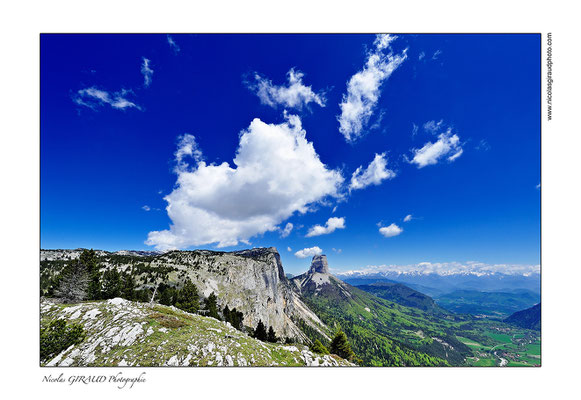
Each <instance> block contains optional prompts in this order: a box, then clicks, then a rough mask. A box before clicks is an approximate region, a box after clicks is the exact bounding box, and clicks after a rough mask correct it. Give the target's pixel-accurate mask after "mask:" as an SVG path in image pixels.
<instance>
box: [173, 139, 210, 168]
mask: <svg viewBox="0 0 581 400" xmlns="http://www.w3.org/2000/svg"><path fill="white" fill-rule="evenodd" d="M174 158H175V165H176V167H175V171H176V172H183V171H186V170H187V169H188V168H189V166H190V164H189V163H188V162H187V161H186V159H187V158H192V159H193V160H194V164H199V163H200V162H201V161H203V154H202V151H201V150H200V148H199V147H198V143H197V142H196V137H195V136H194V135H190V134H189V133H185V134H183V135H180V136H178V146H177V150H176V152H175V153H174Z"/></svg>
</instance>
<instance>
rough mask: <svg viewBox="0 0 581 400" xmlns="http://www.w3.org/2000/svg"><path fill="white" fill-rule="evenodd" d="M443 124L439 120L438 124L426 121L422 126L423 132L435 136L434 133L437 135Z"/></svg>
mask: <svg viewBox="0 0 581 400" xmlns="http://www.w3.org/2000/svg"><path fill="white" fill-rule="evenodd" d="M443 123H444V120H442V119H441V120H439V121H438V122H436V121H428V122H426V123H425V124H424V130H425V131H426V132H429V133H431V134H432V135H435V134H436V133H438V132H439V131H440V130H441V128H442V124H443Z"/></svg>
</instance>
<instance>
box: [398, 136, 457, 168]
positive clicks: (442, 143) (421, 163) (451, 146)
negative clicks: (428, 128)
mask: <svg viewBox="0 0 581 400" xmlns="http://www.w3.org/2000/svg"><path fill="white" fill-rule="evenodd" d="M463 152H464V150H463V149H462V144H461V143H460V138H459V137H458V135H456V134H452V129H451V128H448V129H447V130H446V131H445V132H443V133H440V134H439V135H438V140H437V141H435V142H428V143H426V144H425V145H424V146H423V147H422V148H421V149H412V153H413V158H412V159H411V160H410V161H409V162H410V163H412V164H416V165H417V166H418V168H423V167H425V166H427V165H433V164H437V163H438V162H439V161H440V160H441V159H443V158H446V159H447V160H448V161H450V162H452V161H454V160H456V159H457V158H458V157H460V156H461V155H462V153H463Z"/></svg>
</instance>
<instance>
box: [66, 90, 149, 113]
mask: <svg viewBox="0 0 581 400" xmlns="http://www.w3.org/2000/svg"><path fill="white" fill-rule="evenodd" d="M129 94H132V92H131V91H130V90H121V91H120V92H114V93H109V92H107V91H105V90H101V89H97V88H96V87H94V86H93V87H90V88H86V89H81V90H79V91H77V93H75V95H73V97H72V99H73V102H74V103H75V104H77V105H79V106H84V107H88V108H90V109H92V110H94V111H96V110H97V109H98V108H99V107H102V106H104V105H106V104H108V105H109V106H111V107H112V108H114V109H116V110H125V109H127V108H136V109H138V110H141V107H139V106H138V105H137V104H135V103H134V102H132V101H130V100H128V99H127V95H129Z"/></svg>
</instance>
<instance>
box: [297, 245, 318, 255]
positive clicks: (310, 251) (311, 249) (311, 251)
mask: <svg viewBox="0 0 581 400" xmlns="http://www.w3.org/2000/svg"><path fill="white" fill-rule="evenodd" d="M321 254H323V250H321V248H320V247H318V246H315V247H308V248H306V249H302V250H299V251H297V252H296V253H295V256H296V257H297V258H307V257H314V256H320V255H321Z"/></svg>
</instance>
